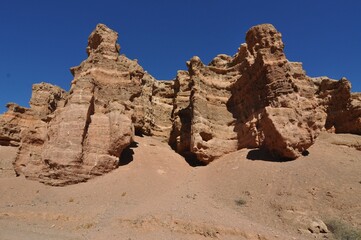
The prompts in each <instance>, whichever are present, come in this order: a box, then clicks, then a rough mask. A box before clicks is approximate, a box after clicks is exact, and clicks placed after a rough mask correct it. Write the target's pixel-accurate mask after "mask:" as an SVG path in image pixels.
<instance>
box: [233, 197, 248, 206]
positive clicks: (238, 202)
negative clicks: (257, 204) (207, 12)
mask: <svg viewBox="0 0 361 240" xmlns="http://www.w3.org/2000/svg"><path fill="white" fill-rule="evenodd" d="M234 202H235V203H236V205H237V206H243V205H245V204H246V203H247V202H246V200H244V199H242V198H240V199H237V200H234Z"/></svg>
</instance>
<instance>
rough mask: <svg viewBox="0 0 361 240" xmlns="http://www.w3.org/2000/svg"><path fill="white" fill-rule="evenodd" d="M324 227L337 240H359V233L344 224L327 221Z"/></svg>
mask: <svg viewBox="0 0 361 240" xmlns="http://www.w3.org/2000/svg"><path fill="white" fill-rule="evenodd" d="M326 225H327V228H328V230H330V231H331V232H332V233H333V235H334V236H335V238H336V239H337V240H361V232H360V231H358V230H356V229H354V228H352V227H351V226H349V225H346V224H345V223H342V222H340V221H338V220H331V221H327V222H326Z"/></svg>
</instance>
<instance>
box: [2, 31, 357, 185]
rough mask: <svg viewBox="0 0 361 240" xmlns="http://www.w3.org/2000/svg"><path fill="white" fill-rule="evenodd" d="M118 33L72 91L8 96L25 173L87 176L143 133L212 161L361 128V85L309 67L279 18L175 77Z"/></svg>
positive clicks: (85, 65) (13, 141)
mask: <svg viewBox="0 0 361 240" xmlns="http://www.w3.org/2000/svg"><path fill="white" fill-rule="evenodd" d="M117 39H118V34H117V33H116V32H114V31H113V30H111V29H109V28H108V27H106V26H105V25H103V24H99V25H97V27H96V29H95V30H94V31H93V32H92V33H91V35H90V36H89V39H88V47H87V49H86V50H87V53H88V58H87V59H86V60H85V61H84V62H82V63H81V64H80V65H79V66H77V67H73V68H72V69H71V72H72V74H73V76H74V79H73V81H72V82H71V88H70V91H69V92H66V91H65V90H62V89H60V88H59V87H56V86H53V85H51V84H46V83H41V84H35V85H34V86H33V93H32V98H31V100H30V109H27V108H23V107H20V106H18V105H16V104H13V103H11V104H8V112H6V113H5V114H3V115H1V116H0V145H5V146H13V147H18V148H19V150H18V151H17V153H16V159H15V161H14V164H13V165H14V169H15V172H16V174H18V175H25V176H26V177H27V178H30V179H35V180H38V181H41V182H43V183H46V184H50V185H58V186H61V185H65V184H72V183H77V182H81V181H86V180H87V179H90V178H92V177H94V176H98V175H102V174H104V173H106V172H109V171H111V170H112V169H114V168H116V167H117V166H118V162H119V158H120V157H121V153H122V151H123V150H124V149H125V148H126V147H127V146H129V145H130V144H131V143H132V141H133V137H134V134H138V135H143V134H144V135H150V136H155V137H158V138H162V139H163V140H164V141H167V142H168V143H169V144H170V145H171V146H172V148H173V149H174V150H175V151H177V152H178V153H180V154H181V155H183V156H185V157H193V158H196V159H197V160H198V161H200V162H203V163H205V164H207V163H209V162H211V161H213V160H215V159H217V158H219V157H220V156H222V155H224V154H227V153H230V152H233V151H236V150H238V149H241V148H264V149H266V150H268V151H269V152H271V153H272V154H273V155H274V156H275V158H277V159H296V158H297V157H299V156H300V155H301V154H307V149H308V148H309V147H310V146H311V145H312V144H313V143H314V142H315V139H316V138H317V136H318V134H319V133H320V132H321V131H326V130H327V131H333V132H337V133H353V134H361V95H360V94H352V93H350V88H351V86H350V82H349V81H347V80H346V79H344V78H343V79H341V80H340V81H335V80H332V79H329V78H327V77H321V78H310V77H308V76H307V75H306V74H305V71H304V70H303V69H302V64H301V63H297V62H289V61H288V60H287V58H286V56H285V53H284V51H283V48H284V44H283V42H282V38H281V34H280V33H279V32H278V31H277V30H276V29H275V28H274V27H273V26H272V25H270V24H263V25H258V26H255V27H252V28H251V29H250V30H249V31H248V33H247V35H246V43H244V44H241V46H240V48H239V49H238V51H237V52H236V54H235V55H234V56H228V55H224V54H221V55H218V56H216V57H215V58H214V59H213V60H212V61H211V63H210V64H208V65H205V64H204V63H202V61H201V60H200V58H198V57H193V58H192V59H191V60H190V61H188V62H187V66H188V71H179V72H178V74H177V77H176V79H175V80H173V81H158V80H156V79H155V78H154V77H152V76H151V75H150V74H148V73H147V72H145V71H144V70H143V68H142V67H141V66H140V65H139V64H138V63H137V61H136V60H130V59H128V58H127V57H125V56H124V55H119V51H120V46H119V44H118V43H117Z"/></svg>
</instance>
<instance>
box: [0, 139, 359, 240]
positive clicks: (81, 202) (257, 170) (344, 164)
mask: <svg viewBox="0 0 361 240" xmlns="http://www.w3.org/2000/svg"><path fill="white" fill-rule="evenodd" d="M135 141H136V142H137V144H134V145H133V147H132V148H130V149H129V150H128V154H127V157H126V158H127V159H126V160H125V161H124V165H123V166H120V167H119V168H118V169H117V170H115V171H113V172H111V173H110V174H107V175H105V176H101V177H98V178H95V179H93V180H91V181H89V182H86V183H81V184H77V185H72V186H67V187H49V186H46V185H43V184H40V183H37V182H34V181H29V180H25V179H24V178H22V177H18V178H16V177H11V176H10V177H9V176H8V177H2V178H0V193H1V195H0V239H1V240H8V239H37V240H38V239H54V240H55V239H108V240H110V239H127V240H128V239H315V238H316V239H324V238H331V234H329V233H317V234H316V233H314V234H312V233H311V232H310V231H309V230H308V228H310V226H311V225H312V224H314V223H315V222H320V221H326V222H327V221H328V220H333V219H336V220H342V221H344V222H346V223H348V224H349V225H353V226H354V227H356V228H361V201H360V199H361V152H360V151H359V150H357V148H359V147H360V145H361V137H360V136H354V135H331V134H323V135H321V136H320V138H319V139H318V141H317V143H316V144H315V145H313V146H312V147H311V148H310V149H309V152H310V154H309V155H308V156H305V157H302V158H299V159H297V160H296V161H290V162H275V161H270V160H271V159H270V156H268V155H267V154H266V153H263V152H261V151H259V150H241V151H238V152H235V153H232V154H229V155H226V156H224V157H222V158H221V159H219V160H218V161H215V162H213V163H211V164H210V165H208V166H206V167H190V166H189V165H188V164H187V163H186V162H185V160H184V159H183V158H182V157H180V156H179V155H178V154H176V153H175V152H173V151H172V150H171V149H170V148H169V147H168V146H167V144H166V143H162V142H160V141H158V140H156V139H153V138H149V137H136V139H135ZM128 162H129V163H128ZM127 163H128V164H127Z"/></svg>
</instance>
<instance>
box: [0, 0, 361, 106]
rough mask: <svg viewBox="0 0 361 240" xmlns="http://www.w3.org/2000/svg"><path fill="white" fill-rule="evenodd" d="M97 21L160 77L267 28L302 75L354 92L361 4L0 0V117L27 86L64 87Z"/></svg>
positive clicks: (23, 101) (23, 99)
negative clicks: (346, 83)
mask: <svg viewBox="0 0 361 240" xmlns="http://www.w3.org/2000/svg"><path fill="white" fill-rule="evenodd" d="M97 23H104V24H106V25H107V26H108V27H110V28H112V29H114V30H115V31H117V32H118V33H119V43H120V45H121V53H123V54H125V55H127V56H128V57H129V58H132V59H135V58H136V59H138V61H139V63H140V64H141V65H142V66H143V68H144V69H145V70H147V71H148V72H149V73H150V74H152V75H153V76H154V77H155V78H157V79H172V78H174V77H175V75H176V72H177V70H179V69H185V68H186V67H185V62H186V61H187V60H189V59H190V58H191V57H192V56H194V55H197V56H199V57H200V58H201V59H202V60H203V62H204V63H208V62H209V61H210V60H211V59H212V58H213V57H214V56H216V55H217V54H220V53H226V54H229V55H233V54H234V53H235V52H236V50H237V48H238V47H239V45H240V44H241V43H243V42H244V39H245V33H246V31H247V30H248V29H249V28H250V27H252V26H254V25H257V24H260V23H272V24H273V25H274V26H275V27H276V28H277V29H278V30H279V31H280V32H282V34H283V41H284V42H285V45H286V47H285V52H286V55H287V57H288V59H289V60H291V61H300V62H303V66H304V69H305V70H306V72H307V74H308V75H309V76H312V77H314V76H325V75H326V76H329V77H331V78H334V79H339V78H341V77H343V76H345V77H347V78H348V79H349V80H350V81H351V82H352V85H353V91H358V92H361V74H360V73H361V62H360V58H361V1H357V0H354V1H351V0H340V1H334V0H329V1H324V0H302V1H301V0H298V1H297V0H296V1H285V0H284V1H281V0H279V1H277V0H274V1H266V0H257V1H249V0H247V1H242V0H181V1H171V0H164V1H161V0H152V1H147V0H138V1H137V0H121V1H115V0H114V1H110V0H101V1H93V0H88V1H82V0H61V1H49V0H32V1H28V0H22V1H19V0H1V6H0V27H1V28H0V30H1V32H2V33H1V37H0V90H1V91H0V113H1V112H4V111H5V104H6V103H7V102H16V103H18V104H20V105H23V106H28V101H29V99H30V95H31V85H32V84H33V83H39V82H49V83H52V84H55V85H58V86H60V87H62V88H64V89H66V90H69V86H70V81H71V80H72V76H71V74H70V71H69V68H70V67H72V66H76V65H78V64H79V63H80V62H81V61H82V60H84V59H85V58H86V53H85V48H86V45H87V38H88V36H89V34H90V33H91V31H92V30H93V29H94V27H95V26H96V24H97Z"/></svg>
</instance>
